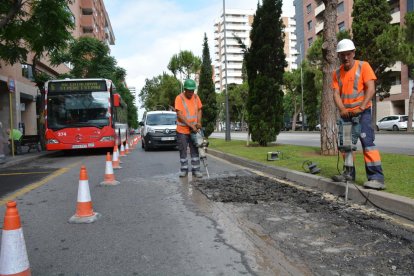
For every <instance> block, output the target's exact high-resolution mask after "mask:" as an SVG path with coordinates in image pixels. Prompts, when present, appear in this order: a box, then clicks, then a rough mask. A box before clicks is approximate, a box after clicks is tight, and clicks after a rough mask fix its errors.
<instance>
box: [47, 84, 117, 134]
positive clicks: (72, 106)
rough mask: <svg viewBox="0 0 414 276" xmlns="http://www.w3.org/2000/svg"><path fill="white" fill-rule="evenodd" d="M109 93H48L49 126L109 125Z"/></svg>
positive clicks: (55, 128)
mask: <svg viewBox="0 0 414 276" xmlns="http://www.w3.org/2000/svg"><path fill="white" fill-rule="evenodd" d="M108 101H109V93H108V92H106V91H104V92H76V93H68V92H64V93H49V94H48V103H47V109H48V115H47V123H48V128H50V129H53V130H58V129H62V128H67V127H90V126H93V127H99V128H102V127H104V126H107V125H109V117H110V114H109V113H108V105H109V104H108Z"/></svg>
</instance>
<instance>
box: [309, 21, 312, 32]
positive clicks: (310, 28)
mask: <svg viewBox="0 0 414 276" xmlns="http://www.w3.org/2000/svg"><path fill="white" fill-rule="evenodd" d="M310 30H312V20H310V21H308V31H310Z"/></svg>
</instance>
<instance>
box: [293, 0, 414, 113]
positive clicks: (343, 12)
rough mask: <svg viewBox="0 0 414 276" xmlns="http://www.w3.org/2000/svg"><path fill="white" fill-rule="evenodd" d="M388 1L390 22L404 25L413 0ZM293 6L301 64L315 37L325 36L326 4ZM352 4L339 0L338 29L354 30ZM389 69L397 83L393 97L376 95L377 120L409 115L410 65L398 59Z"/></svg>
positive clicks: (299, 0)
mask: <svg viewBox="0 0 414 276" xmlns="http://www.w3.org/2000/svg"><path fill="white" fill-rule="evenodd" d="M388 2H389V3H390V7H391V16H392V21H391V24H398V25H403V24H404V22H403V21H404V20H403V19H404V16H405V14H406V13H407V12H408V11H413V10H414V2H413V1H412V0H389V1H388ZM294 6H295V14H296V15H295V19H296V22H297V27H296V37H297V50H298V51H299V50H300V48H299V47H300V46H301V47H302V51H304V54H303V55H299V56H298V63H300V62H301V61H302V60H303V59H304V58H305V57H306V53H307V50H308V49H309V47H310V46H311V45H312V43H313V41H314V40H315V39H316V37H317V36H319V35H322V31H323V18H324V11H325V5H324V3H323V2H322V1H321V0H294ZM352 6H353V0H343V1H339V3H338V7H337V15H338V18H337V31H341V30H351V29H352ZM302 45H303V46H302ZM356 47H358V45H356ZM356 58H358V57H356ZM390 69H391V70H392V71H393V75H394V76H395V81H394V85H393V86H392V87H391V91H390V94H391V96H390V97H389V98H386V99H384V100H383V101H380V99H379V98H377V103H378V106H377V107H378V109H377V118H376V119H380V118H382V117H384V116H387V115H394V114H408V98H409V96H410V91H411V87H412V85H413V84H412V80H409V78H408V69H407V66H406V65H404V64H402V63H401V62H397V63H396V64H395V65H394V66H393V67H392V68H390Z"/></svg>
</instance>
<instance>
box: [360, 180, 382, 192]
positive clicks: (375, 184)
mask: <svg viewBox="0 0 414 276" xmlns="http://www.w3.org/2000/svg"><path fill="white" fill-rule="evenodd" d="M364 188H367V189H374V190H384V189H385V184H384V181H381V180H376V179H372V180H368V181H367V182H365V183H364Z"/></svg>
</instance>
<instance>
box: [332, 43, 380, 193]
mask: <svg viewBox="0 0 414 276" xmlns="http://www.w3.org/2000/svg"><path fill="white" fill-rule="evenodd" d="M336 52H337V53H338V57H339V59H340V61H341V66H340V68H338V69H337V70H336V71H335V72H333V74H332V75H333V81H332V88H333V90H334V97H333V98H334V102H335V104H336V106H337V108H338V109H339V113H340V115H341V118H342V119H343V120H344V121H351V119H352V117H355V116H360V125H361V135H360V141H361V144H362V149H363V152H364V161H365V170H366V174H367V178H368V181H367V182H365V183H364V187H365V188H371V189H377V190H382V189H385V184H384V174H383V172H382V166H381V157H380V153H379V151H378V149H377V148H376V146H375V144H374V139H375V136H374V135H375V134H374V129H373V128H372V126H371V120H372V119H371V100H372V98H373V97H374V95H375V80H376V79H377V77H376V76H375V74H374V71H373V70H372V68H371V66H370V65H369V63H368V62H366V61H361V60H356V59H354V58H355V45H354V43H353V41H352V40H350V39H342V40H341V41H339V42H338V45H337V48H336ZM351 175H352V177H353V180H355V168H353V171H352V172H351ZM333 180H335V181H343V180H344V176H341V175H340V176H334V177H333Z"/></svg>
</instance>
